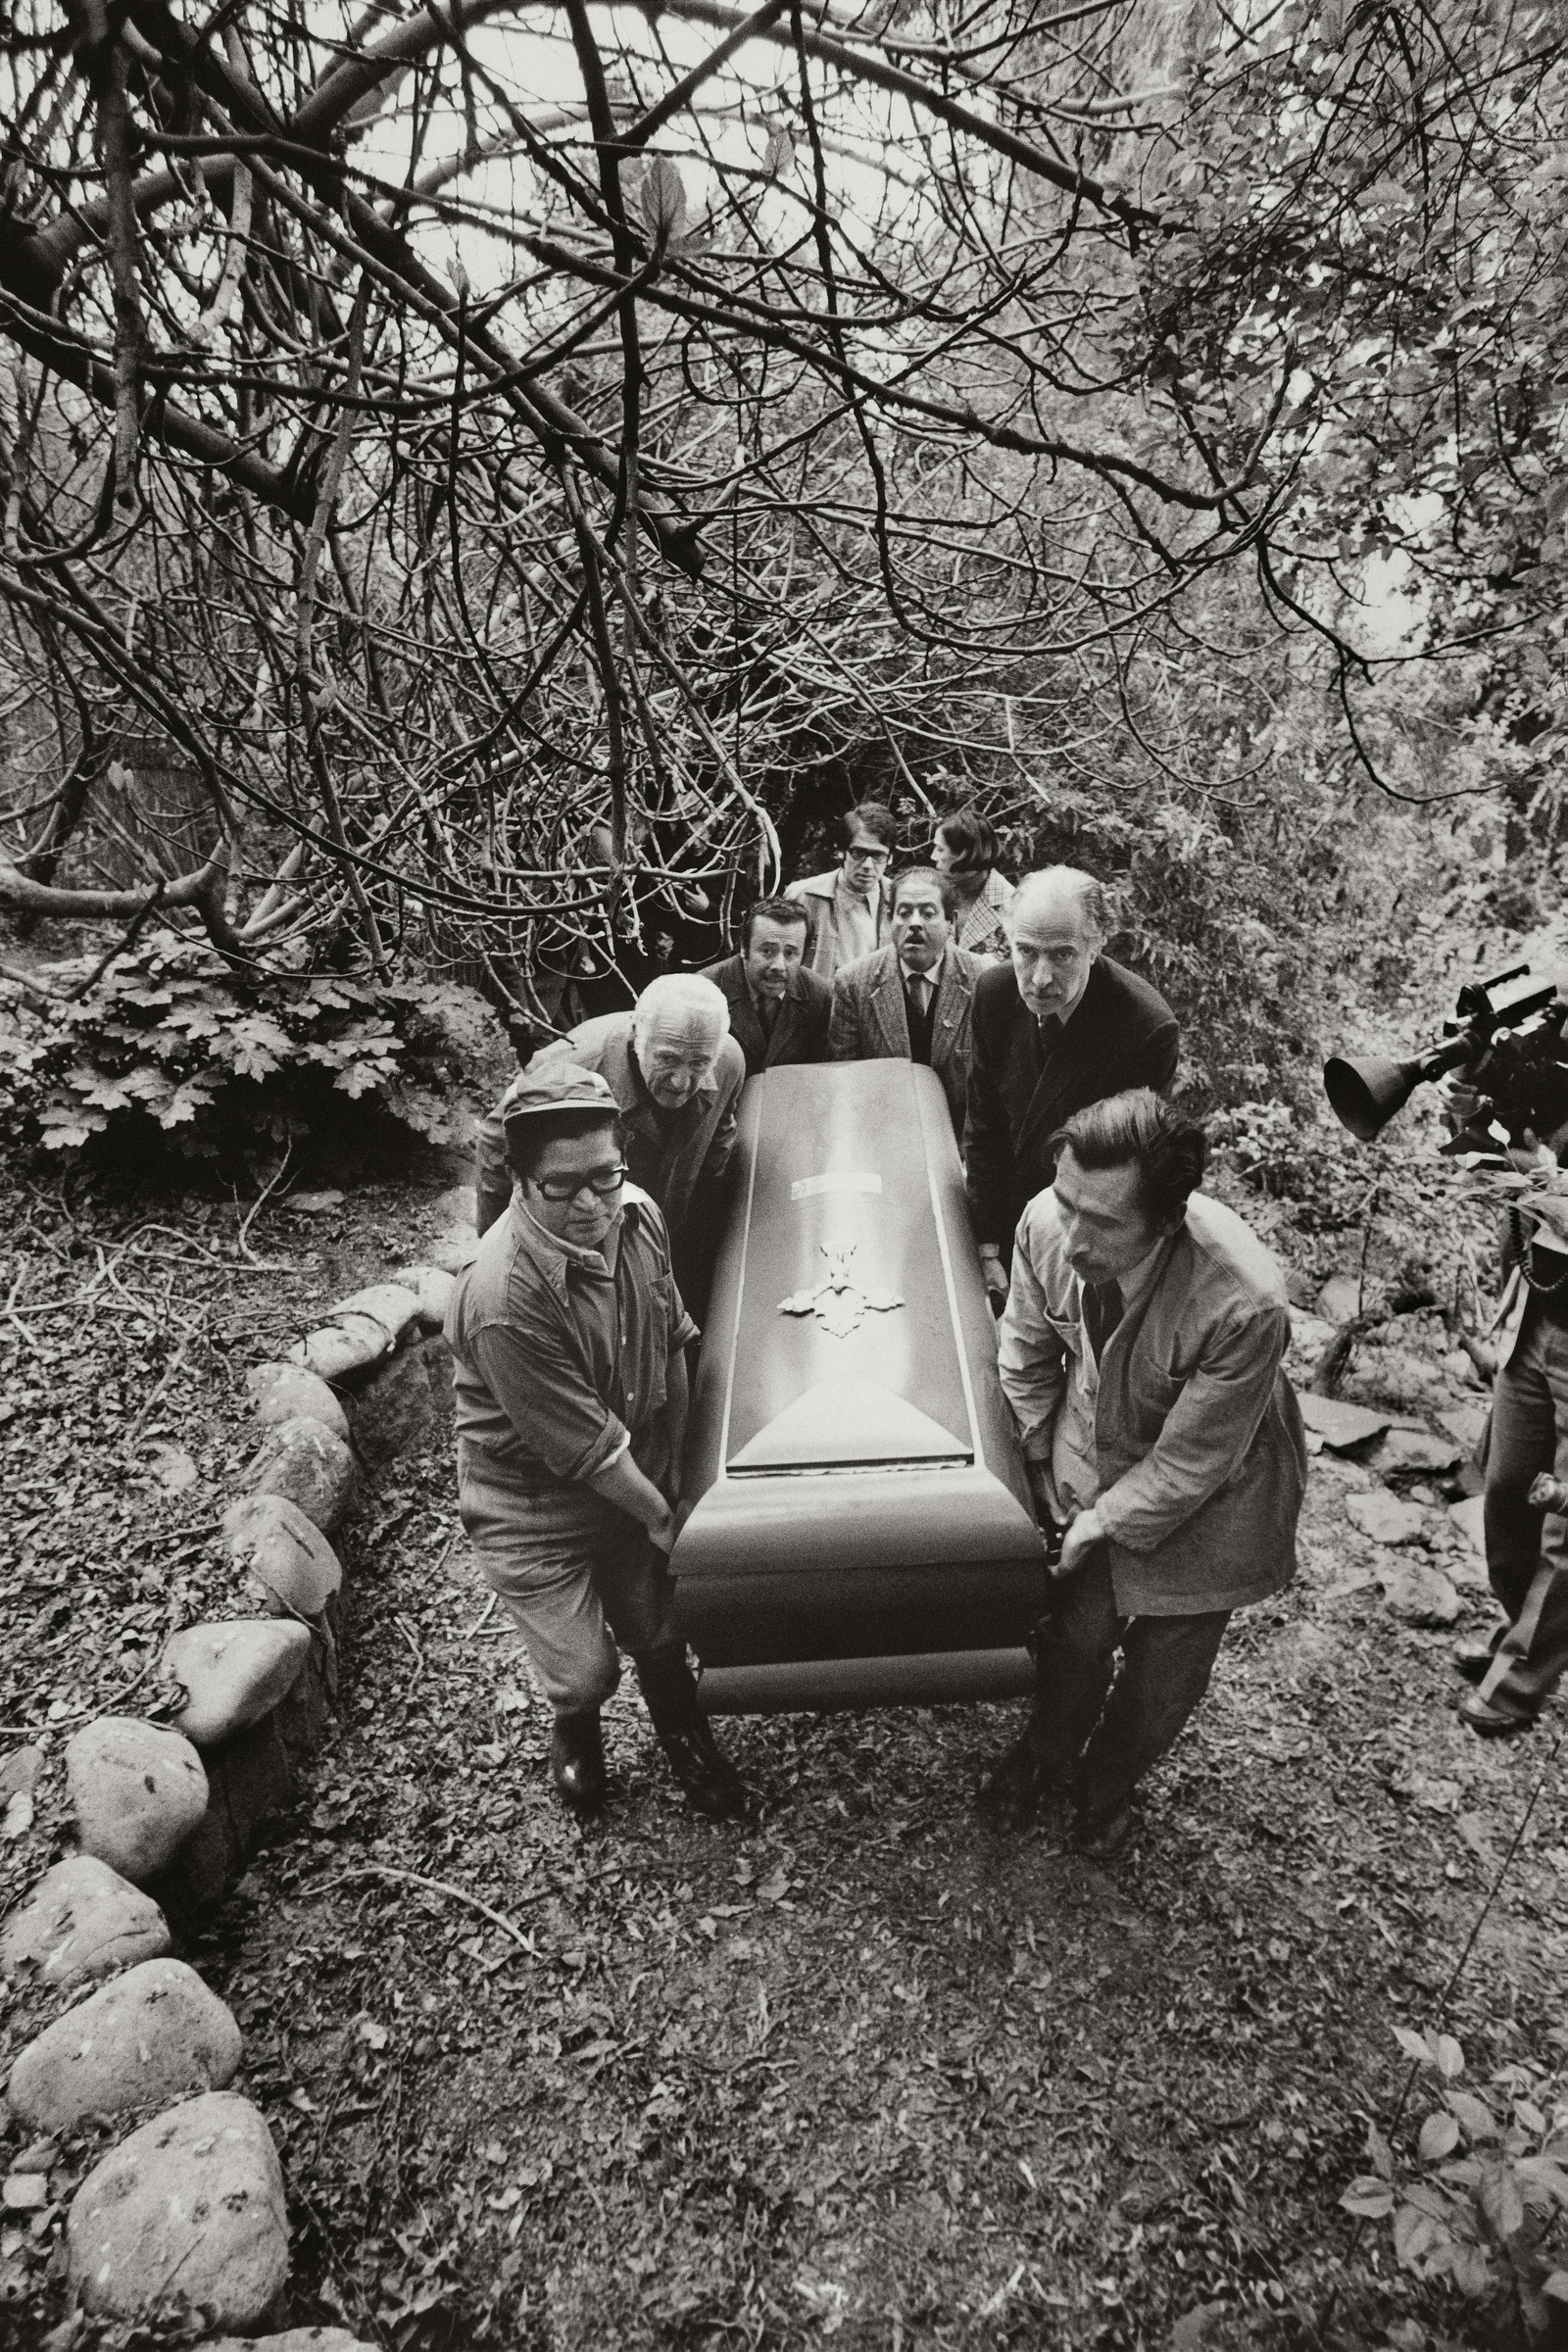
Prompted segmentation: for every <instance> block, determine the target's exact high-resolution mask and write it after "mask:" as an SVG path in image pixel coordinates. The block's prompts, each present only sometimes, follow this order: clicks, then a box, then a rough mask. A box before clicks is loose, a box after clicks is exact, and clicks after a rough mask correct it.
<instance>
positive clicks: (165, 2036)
mask: <svg viewBox="0 0 1568 2352" xmlns="http://www.w3.org/2000/svg"><path fill="white" fill-rule="evenodd" d="M239 2054H240V2034H239V2028H238V2026H237V2025H236V2024H235V2023H234V2019H233V2016H232V2014H231V2013H230V2011H229V2009H228V2008H227V2006H226V2005H225V2003H223V2002H222V2001H221V2000H220V1999H219V1997H218V1995H217V1993H215V1992H209V1990H208V1989H207V1986H206V1985H204V1984H203V1983H202V1981H201V1979H200V1977H199V1976H198V1975H197V1974H196V1971H195V1970H194V1969H193V1968H187V1967H186V1965H185V1963H184V1961H183V1960H144V1961H143V1962H142V1963H141V1965H140V1966H139V1967H138V1968H132V1969H127V1970H126V1972H125V1974H124V1975H123V1977H117V1978H116V1979H115V1981H114V1983H113V1984H112V1985H105V1986H104V1987H103V1989H102V1991H100V1992H95V1993H94V1994H93V1995H92V1996H91V1998H90V1999H89V2000H85V2001H82V2002H81V2003H80V2004H79V2005H78V2006H77V2007H76V2008H74V2009H68V2010H67V2012H66V2014H65V2016H64V2017H61V2018H57V2019H56V2020H55V2023H54V2024H53V2025H52V2026H48V2027H46V2028H45V2030H44V2031H43V2033H41V2034H39V2035H38V2037H37V2039H36V2040H34V2041H30V2042H29V2043H28V2044H27V2046H26V2048H25V2050H24V2051H23V2052H22V2054H21V2056H20V2057H19V2058H17V2059H16V2060H14V2062H13V2064H12V2068H11V2081H10V2082H9V2084H8V2086H7V2095H8V2096H9V2098H10V2101H11V2108H12V2112H13V2114H15V2115H17V2116H18V2117H20V2118H21V2120H22V2122H23V2123H25V2125H27V2126H28V2128H29V2129H30V2130H32V2131H74V2130H75V2129H76V2127H77V2126H78V2125H79V2124H81V2123H83V2122H84V2121H85V2119H86V2118H87V2117H88V2116H90V2115H123V2114H124V2113H125V2112H126V2110H127V2109H129V2108H132V2107H146V2106H150V2105H151V2104H152V2103H153V2102H154V2101H155V2100H156V2101H157V2103H158V2104H159V2105H160V2106H167V2105H168V2104H169V2102H170V2101H171V2100H172V2099H178V2098H183V2097H184V2096H185V2095H186V2094H187V2093H188V2092H190V2091H193V2090H221V2089H222V2088H223V2086H224V2084H225V2083H227V2082H232V2080H233V2077H234V2070H235V2068H236V2067H237V2066H238V2065H239Z"/></svg>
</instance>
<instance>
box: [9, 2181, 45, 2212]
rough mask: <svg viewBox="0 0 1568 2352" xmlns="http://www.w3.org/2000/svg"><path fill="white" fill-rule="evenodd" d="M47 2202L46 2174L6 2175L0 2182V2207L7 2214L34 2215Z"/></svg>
mask: <svg viewBox="0 0 1568 2352" xmlns="http://www.w3.org/2000/svg"><path fill="white" fill-rule="evenodd" d="M48 2202H49V2176H48V2174H47V2173H7V2175H6V2177H5V2179H4V2180H0V2205H3V2206H4V2207H5V2209H6V2211H7V2213H36V2212H38V2210H39V2209H40V2207H42V2206H44V2205H47V2204H48Z"/></svg>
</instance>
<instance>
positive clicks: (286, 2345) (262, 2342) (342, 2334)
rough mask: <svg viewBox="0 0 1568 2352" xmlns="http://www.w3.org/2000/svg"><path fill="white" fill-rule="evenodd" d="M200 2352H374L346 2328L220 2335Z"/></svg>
mask: <svg viewBox="0 0 1568 2352" xmlns="http://www.w3.org/2000/svg"><path fill="white" fill-rule="evenodd" d="M201 2352H376V2348H375V2346H374V2345H373V2344H368V2343H367V2342H366V2341H365V2339H364V2337H363V2336H358V2335H350V2333H349V2331H348V2329H347V2328H346V2327H285V2328H284V2330H283V2332H282V2334H281V2335H221V2336H217V2337H215V2338H214V2339H213V2340H212V2341H211V2342H209V2343H205V2344H203V2345H202V2347H201Z"/></svg>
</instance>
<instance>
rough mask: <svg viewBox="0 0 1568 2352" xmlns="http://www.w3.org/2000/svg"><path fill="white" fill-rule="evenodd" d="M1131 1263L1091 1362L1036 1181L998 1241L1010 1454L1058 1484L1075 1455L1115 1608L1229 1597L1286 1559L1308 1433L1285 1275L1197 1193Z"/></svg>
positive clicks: (1290, 1567)
mask: <svg viewBox="0 0 1568 2352" xmlns="http://www.w3.org/2000/svg"><path fill="white" fill-rule="evenodd" d="M1140 1271H1141V1272H1142V1273H1143V1279H1142V1280H1141V1281H1139V1282H1138V1283H1137V1284H1136V1286H1135V1288H1134V1295H1133V1297H1132V1299H1131V1300H1130V1302H1129V1304H1128V1307H1127V1310H1126V1312H1125V1313H1124V1314H1123V1316H1122V1319H1121V1321H1120V1322H1119V1323H1118V1324H1117V1326H1116V1328H1115V1330H1114V1331H1113V1332H1112V1333H1111V1335H1110V1338H1109V1339H1108V1340H1107V1341H1106V1343H1105V1352H1104V1356H1103V1361H1101V1362H1100V1363H1099V1364H1096V1363H1095V1362H1094V1359H1093V1351H1092V1349H1091V1348H1090V1345H1089V1342H1088V1339H1087V1337H1086V1335H1085V1332H1084V1327H1083V1310H1082V1298H1083V1286H1082V1285H1081V1283H1080V1282H1079V1279H1078V1277H1077V1275H1076V1274H1075V1273H1074V1272H1073V1270H1072V1268H1071V1266H1070V1265H1069V1264H1068V1262H1067V1259H1066V1256H1065V1255H1064V1253H1063V1250H1062V1247H1061V1229H1060V1225H1059V1223H1058V1220H1057V1216H1056V1201H1055V1195H1054V1193H1051V1192H1044V1193H1040V1194H1038V1195H1037V1196H1036V1198H1035V1199H1034V1200H1033V1201H1030V1203H1029V1205H1028V1207H1027V1208H1026V1209H1025V1211H1024V1213H1023V1217H1022V1219H1021V1221H1020V1223H1019V1226H1018V1234H1017V1240H1016V1242H1015V1244H1014V1249H1013V1259H1012V1285H1011V1289H1010V1291H1009V1293H1008V1297H1007V1310H1006V1313H1005V1316H1004V1317H1003V1322H1002V1333H1001V1372H1002V1385H1003V1388H1004V1390H1005V1393H1006V1396H1007V1399H1008V1402H1009V1403H1010V1404H1011V1406H1012V1409H1013V1412H1014V1415H1015V1416H1016V1418H1017V1422H1018V1426H1019V1429H1020V1431H1021V1433H1022V1436H1023V1441H1024V1451H1025V1453H1026V1454H1027V1455H1028V1456H1029V1458H1030V1459H1031V1460H1032V1461H1034V1462H1035V1463H1037V1464H1040V1465H1045V1464H1046V1463H1048V1462H1049V1463H1050V1464H1051V1466H1052V1470H1053V1472H1054V1477H1055V1481H1056V1484H1057V1486H1058V1488H1061V1489H1070V1488H1071V1487H1072V1486H1073V1485H1074V1483H1075V1482H1074V1480H1073V1476H1072V1473H1073V1467H1074V1464H1075V1463H1076V1464H1078V1465H1079V1466H1080V1468H1081V1466H1082V1465H1083V1464H1084V1463H1085V1461H1086V1460H1088V1461H1090V1462H1091V1463H1092V1465H1093V1469H1094V1471H1095V1472H1096V1473H1097V1474H1098V1488H1099V1493H1098V1498H1095V1497H1091V1496H1088V1495H1085V1494H1084V1493H1083V1491H1082V1483H1083V1482H1082V1481H1081V1479H1080V1481H1079V1482H1078V1492H1077V1495H1076V1497H1075V1498H1076V1499H1078V1500H1079V1501H1088V1500H1090V1499H1094V1500H1095V1507H1096V1511H1097V1513H1098V1515H1099V1518H1100V1520H1101V1523H1102V1525H1103V1528H1104V1530H1105V1535H1106V1538H1107V1543H1108V1548H1109V1552H1110V1569H1111V1578H1112V1582H1113V1584H1114V1586H1115V1593H1116V1607H1117V1609H1118V1611H1119V1612H1120V1614H1121V1615H1122V1616H1124V1617H1184V1616H1194V1615H1199V1614H1201V1613H1203V1612H1205V1611H1208V1610H1210V1609H1235V1608H1241V1607H1242V1606H1244V1605H1245V1604H1246V1603H1247V1602H1249V1601H1253V1600H1262V1599H1264V1598H1266V1596H1267V1595H1268V1594H1269V1593H1277V1592H1278V1591H1279V1590H1280V1588H1281V1587H1282V1586H1283V1585H1286V1584H1288V1583H1289V1581H1290V1579H1291V1577H1292V1576H1293V1575H1294V1573H1295V1570H1296V1522H1297V1517H1298V1515H1299V1510H1300V1506H1301V1495H1302V1493H1303V1491H1304V1489H1305V1486H1306V1439H1305V1433H1304V1431H1303V1429H1302V1426H1301V1414H1300V1408H1299V1405H1298V1404H1297V1401H1296V1395H1295V1392H1294V1390H1293V1389H1292V1387H1291V1384H1290V1382H1289V1381H1288V1380H1287V1379H1286V1377H1285V1374H1284V1372H1283V1371H1282V1370H1281V1368H1280V1367H1281V1361H1282V1359H1283V1357H1284V1354H1285V1350H1286V1348H1287V1346H1288V1345H1289V1342H1290V1329H1291V1327H1290V1315H1289V1311H1288V1308H1287V1303H1286V1296H1285V1285H1284V1282H1283V1280H1282V1278H1281V1275H1280V1272H1279V1268H1278V1267H1277V1266H1276V1264H1275V1262H1274V1260H1273V1258H1272V1257H1271V1256H1270V1254H1269V1252H1268V1251H1267V1250H1265V1249H1264V1247H1263V1245H1262V1243H1261V1242H1259V1241H1258V1240H1257V1239H1256V1237H1255V1235H1253V1234H1252V1233H1250V1231H1249V1229H1248V1227H1247V1226H1246V1225H1245V1224H1244V1223H1243V1222H1242V1220H1241V1218H1240V1217H1238V1216H1237V1215H1235V1214H1234V1212H1233V1211H1232V1210H1230V1209H1228V1208H1226V1207H1224V1206H1223V1205H1222V1204H1221V1203H1220V1202H1219V1201H1211V1200H1209V1199H1208V1198H1207V1197H1206V1196H1205V1195H1203V1194H1202V1193H1195V1194H1194V1196H1193V1198H1192V1199H1191V1200H1190V1201H1189V1202H1188V1204H1187V1216H1186V1220H1185V1222H1184V1223H1183V1224H1182V1226H1181V1227H1180V1228H1179V1229H1178V1230H1177V1232H1176V1233H1175V1234H1173V1235H1172V1236H1171V1238H1170V1240H1169V1241H1167V1242H1165V1243H1163V1244H1162V1245H1161V1253H1160V1255H1159V1257H1158V1258H1157V1259H1156V1260H1155V1262H1154V1264H1153V1265H1152V1267H1151V1268H1149V1269H1148V1270H1147V1271H1144V1270H1142V1269H1141V1270H1140Z"/></svg>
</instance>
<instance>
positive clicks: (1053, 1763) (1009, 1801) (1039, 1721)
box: [979, 1641, 1098, 1829]
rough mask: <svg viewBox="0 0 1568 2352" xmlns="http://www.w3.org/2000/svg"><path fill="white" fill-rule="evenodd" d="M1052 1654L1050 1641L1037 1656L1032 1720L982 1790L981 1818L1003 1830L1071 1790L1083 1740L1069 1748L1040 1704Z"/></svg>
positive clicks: (1006, 1750)
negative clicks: (1076, 1757)
mask: <svg viewBox="0 0 1568 2352" xmlns="http://www.w3.org/2000/svg"><path fill="white" fill-rule="evenodd" d="M1052 1651H1053V1644H1052V1643H1051V1642H1049V1641H1046V1642H1041V1644H1040V1646H1039V1648H1038V1650H1037V1651H1036V1653H1035V1696H1034V1702H1033V1704H1032V1706H1031V1707H1030V1710H1029V1720H1028V1722H1027V1723H1026V1724H1025V1725H1024V1728H1023V1730H1022V1732H1021V1733H1020V1734H1019V1736H1018V1738H1017V1739H1016V1740H1014V1741H1013V1743H1012V1745H1011V1746H1010V1747H1008V1748H1004V1750H1003V1752H1002V1754H1001V1755H1000V1756H998V1758H997V1759H996V1762H995V1763H994V1764H993V1765H992V1766H991V1769H990V1770H989V1772H988V1773H987V1774H986V1776H985V1779H984V1780H983V1781H982V1782H981V1784H980V1799H979V1801H980V1810H981V1812H982V1813H986V1814H989V1815H990V1817H991V1819H992V1820H993V1821H996V1822H999V1823H1001V1824H1002V1825H1003V1826H1004V1827H1005V1828H1008V1829H1020V1828H1022V1827H1023V1825H1024V1824H1025V1823H1026V1822H1029V1821H1032V1820H1033V1818H1034V1816H1035V1814H1036V1813H1037V1812H1038V1811H1039V1809H1040V1807H1041V1805H1042V1804H1043V1803H1044V1802H1045V1800H1046V1799H1047V1798H1048V1797H1052V1796H1064V1795H1066V1794H1067V1792H1068V1791H1069V1789H1071V1787H1072V1766H1073V1758H1074V1756H1075V1754H1076V1752H1077V1748H1078V1747H1080V1746H1082V1744H1083V1740H1078V1741H1076V1742H1075V1743H1073V1744H1068V1743H1067V1742H1066V1741H1065V1740H1064V1738H1063V1727H1062V1725H1061V1723H1060V1722H1059V1721H1058V1720H1057V1718H1056V1715H1055V1713H1054V1712H1053V1713H1052V1714H1051V1715H1050V1716H1048V1715H1047V1714H1046V1712H1045V1710H1044V1708H1043V1706H1042V1703H1041V1702H1042V1693H1043V1690H1044V1685H1045V1676H1046V1672H1047V1668H1048V1666H1049V1664H1050V1663H1051V1660H1052ZM1097 1712H1098V1707H1097ZM1087 1737H1088V1734H1087V1732H1086V1733H1085V1734H1084V1738H1087Z"/></svg>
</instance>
